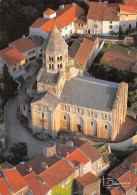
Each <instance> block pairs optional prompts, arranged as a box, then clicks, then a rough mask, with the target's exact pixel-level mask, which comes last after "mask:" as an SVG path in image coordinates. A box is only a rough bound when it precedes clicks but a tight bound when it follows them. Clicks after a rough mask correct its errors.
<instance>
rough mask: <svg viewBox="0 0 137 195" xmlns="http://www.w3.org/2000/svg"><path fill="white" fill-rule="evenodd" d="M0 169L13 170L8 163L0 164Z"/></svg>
mask: <svg viewBox="0 0 137 195" xmlns="http://www.w3.org/2000/svg"><path fill="white" fill-rule="evenodd" d="M0 167H1V168H2V169H10V168H13V166H12V165H10V164H9V163H8V162H5V163H2V164H0Z"/></svg>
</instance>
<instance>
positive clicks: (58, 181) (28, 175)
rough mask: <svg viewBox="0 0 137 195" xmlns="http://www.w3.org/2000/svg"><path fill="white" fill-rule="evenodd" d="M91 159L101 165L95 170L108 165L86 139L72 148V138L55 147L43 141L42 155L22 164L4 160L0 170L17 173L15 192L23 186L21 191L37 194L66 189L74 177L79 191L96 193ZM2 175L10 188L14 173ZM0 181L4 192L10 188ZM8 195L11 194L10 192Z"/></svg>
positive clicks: (98, 188)
mask: <svg viewBox="0 0 137 195" xmlns="http://www.w3.org/2000/svg"><path fill="white" fill-rule="evenodd" d="M74 139H75V138H74ZM79 141H80V140H79V139H77V138H76V139H75V143H76V142H79ZM79 143H80V142H79ZM82 148H83V149H82ZM95 154H96V155H95ZM93 159H96V161H98V166H99V167H102V169H100V170H98V173H99V172H100V171H101V172H102V171H103V170H104V169H105V168H106V167H108V164H106V163H105V162H104V161H103V155H102V154H101V153H100V152H99V151H98V150H97V149H96V148H95V147H94V146H93V145H92V144H91V142H90V141H88V142H87V141H85V142H83V143H82V142H81V144H80V147H76V146H74V145H73V141H71V140H68V141H67V142H66V143H64V144H62V145H61V146H60V147H59V148H56V144H55V143H53V142H47V143H46V144H45V146H44V153H43V154H40V155H38V156H36V157H34V158H33V159H32V160H30V161H28V162H26V163H25V162H21V163H20V164H18V165H16V167H12V166H11V165H10V164H8V163H4V164H2V165H1V169H0V171H1V172H2V174H3V173H4V174H5V173H7V172H8V171H9V172H13V171H14V172H15V173H14V174H15V176H16V175H18V178H19V181H20V185H17V187H18V191H19V190H20V191H21V189H23V190H24V191H22V192H23V194H29V195H30V194H38V193H41V194H46V195H51V194H53V193H54V192H56V191H57V190H58V189H59V188H60V190H63V189H65V188H69V185H70V188H72V186H73V182H72V181H74V179H75V178H76V185H77V186H79V185H82V187H81V188H82V190H83V194H86V193H87V192H89V189H90V193H92V194H93V193H95V192H96V193H97V195H99V193H100V179H99V178H98V176H97V175H98V174H95V175H94V168H93V169H92V167H94V166H93V165H92V164H93V163H94V162H92V160H93ZM100 159H101V161H100ZM6 176H7V180H6V181H5V182H11V183H9V184H11V185H10V187H11V189H13V186H14V184H15V183H16V182H17V180H15V178H14V175H13V176H12V181H11V180H10V179H11V177H9V176H8V174H7V175H6ZM84 178H85V179H84ZM3 179H4V178H3ZM84 180H85V181H84ZM1 184H3V189H4V190H5V191H6V190H7V191H8V190H10V188H9V186H8V185H7V184H6V183H1V181H0V185H1ZM24 184H25V185H24ZM19 187H20V188H19ZM14 189H15V188H14ZM76 189H77V188H76ZM16 190H17V188H16ZM5 191H3V190H1V188H0V192H1V194H2V195H5V194H4V192H5ZM7 194H8V193H7ZM9 194H12V191H10V192H9ZM17 194H18V193H17Z"/></svg>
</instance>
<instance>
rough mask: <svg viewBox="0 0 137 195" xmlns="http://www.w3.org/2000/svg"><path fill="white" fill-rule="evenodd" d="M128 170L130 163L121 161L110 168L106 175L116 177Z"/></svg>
mask: <svg viewBox="0 0 137 195" xmlns="http://www.w3.org/2000/svg"><path fill="white" fill-rule="evenodd" d="M129 170H130V165H129V164H127V163H125V162H122V163H121V164H120V165H118V166H117V167H115V168H114V169H112V170H111V171H110V172H109V174H108V176H110V177H112V178H114V179H118V178H120V177H121V176H123V175H124V174H125V173H127V172H128V171H129Z"/></svg>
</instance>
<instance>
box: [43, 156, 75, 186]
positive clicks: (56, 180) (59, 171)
mask: <svg viewBox="0 0 137 195" xmlns="http://www.w3.org/2000/svg"><path fill="white" fill-rule="evenodd" d="M73 173H74V169H73V168H72V166H70V165H69V163H67V162H66V160H64V159H61V160H60V161H58V162H57V163H55V164H54V165H53V166H52V167H50V168H48V169H47V170H45V171H44V172H43V173H41V174H40V175H39V177H40V178H41V179H42V180H44V181H45V183H46V184H48V185H50V186H51V187H54V186H56V185H58V184H60V183H61V182H62V181H64V180H65V179H67V178H68V177H69V176H71V175H72V174H73Z"/></svg>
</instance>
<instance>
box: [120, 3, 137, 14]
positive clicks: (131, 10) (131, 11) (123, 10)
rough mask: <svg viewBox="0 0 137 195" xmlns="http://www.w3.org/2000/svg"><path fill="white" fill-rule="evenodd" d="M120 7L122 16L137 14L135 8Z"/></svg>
mask: <svg viewBox="0 0 137 195" xmlns="http://www.w3.org/2000/svg"><path fill="white" fill-rule="evenodd" d="M119 6H120V14H126V13H128V14H137V11H136V9H135V7H132V6H127V5H119Z"/></svg>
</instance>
